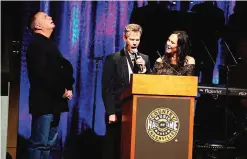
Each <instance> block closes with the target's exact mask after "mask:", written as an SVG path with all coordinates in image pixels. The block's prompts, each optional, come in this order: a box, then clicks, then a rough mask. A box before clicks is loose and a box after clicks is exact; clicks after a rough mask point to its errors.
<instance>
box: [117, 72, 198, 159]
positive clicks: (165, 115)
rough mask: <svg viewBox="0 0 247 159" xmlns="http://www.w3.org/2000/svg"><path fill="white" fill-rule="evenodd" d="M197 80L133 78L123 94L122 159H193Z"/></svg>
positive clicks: (191, 78) (134, 76)
mask: <svg viewBox="0 0 247 159" xmlns="http://www.w3.org/2000/svg"><path fill="white" fill-rule="evenodd" d="M197 85H198V78H197V77H194V76H193V77H192V76H168V75H145V74H134V75H133V76H132V77H131V86H130V88H128V89H127V90H126V91H125V92H124V93H123V94H122V97H121V98H122V100H123V114H122V139H121V159H155V158H162V159H192V147H193V125H194V99H195V96H197Z"/></svg>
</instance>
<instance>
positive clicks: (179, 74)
mask: <svg viewBox="0 0 247 159" xmlns="http://www.w3.org/2000/svg"><path fill="white" fill-rule="evenodd" d="M156 52H157V54H158V55H159V57H160V59H161V60H163V58H162V56H161V55H160V52H159V51H158V50H157V51H156ZM163 62H164V63H165V64H166V65H167V66H169V67H170V68H171V69H172V70H173V71H174V72H176V73H177V75H178V76H181V73H179V72H178V71H177V70H175V69H174V68H173V67H172V66H171V65H170V64H168V63H167V62H166V61H165V60H163Z"/></svg>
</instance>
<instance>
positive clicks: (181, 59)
mask: <svg viewBox="0 0 247 159" xmlns="http://www.w3.org/2000/svg"><path fill="white" fill-rule="evenodd" d="M172 34H176V35H177V36H178V42H177V44H178V54H177V58H178V59H177V63H178V65H179V66H183V65H184V63H185V62H186V61H185V60H186V59H185V58H186V56H187V55H190V53H191V43H190V39H189V36H188V34H187V33H186V32H185V31H174V32H173V33H172Z"/></svg>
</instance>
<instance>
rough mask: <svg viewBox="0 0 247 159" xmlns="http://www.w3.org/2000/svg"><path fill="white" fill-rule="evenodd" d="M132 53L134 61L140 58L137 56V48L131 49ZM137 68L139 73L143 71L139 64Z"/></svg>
mask: <svg viewBox="0 0 247 159" xmlns="http://www.w3.org/2000/svg"><path fill="white" fill-rule="evenodd" d="M132 52H133V53H134V55H135V61H136V60H137V59H139V58H140V57H141V56H139V55H138V50H137V48H134V49H132ZM137 67H138V70H139V71H140V72H142V71H143V67H142V65H141V64H138V65H137Z"/></svg>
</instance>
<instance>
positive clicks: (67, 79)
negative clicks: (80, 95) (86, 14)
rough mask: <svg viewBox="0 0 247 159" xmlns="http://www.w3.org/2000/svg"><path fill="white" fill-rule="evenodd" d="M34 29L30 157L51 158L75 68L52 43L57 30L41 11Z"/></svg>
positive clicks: (33, 20)
mask: <svg viewBox="0 0 247 159" xmlns="http://www.w3.org/2000/svg"><path fill="white" fill-rule="evenodd" d="M30 28H31V30H32V32H33V33H34V38H33V40H32V42H31V43H30V45H29V47H28V49H27V55H26V57H27V71H28V78H29V81H30V90H29V112H30V114H32V126H31V136H30V144H29V158H30V159H40V158H42V159H48V158H49V153H50V148H51V147H52V146H53V145H54V143H55V141H56V138H57V128H58V125H59V120H60V113H61V112H66V111H68V103H67V100H68V99H69V100H70V99H71V98H72V85H73V83H74V78H73V67H72V65H71V64H70V62H69V61H68V60H66V59H65V58H64V57H63V56H62V54H61V52H60V51H59V50H58V48H57V47H56V45H55V44H53V42H52V41H51V40H50V36H51V34H52V32H53V29H54V28H55V25H54V23H53V21H52V18H51V17H50V16H48V15H47V14H46V13H43V12H37V13H36V14H34V16H32V18H31V21H30Z"/></svg>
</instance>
